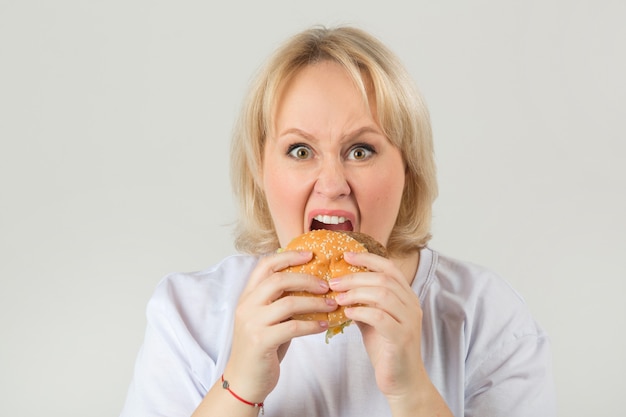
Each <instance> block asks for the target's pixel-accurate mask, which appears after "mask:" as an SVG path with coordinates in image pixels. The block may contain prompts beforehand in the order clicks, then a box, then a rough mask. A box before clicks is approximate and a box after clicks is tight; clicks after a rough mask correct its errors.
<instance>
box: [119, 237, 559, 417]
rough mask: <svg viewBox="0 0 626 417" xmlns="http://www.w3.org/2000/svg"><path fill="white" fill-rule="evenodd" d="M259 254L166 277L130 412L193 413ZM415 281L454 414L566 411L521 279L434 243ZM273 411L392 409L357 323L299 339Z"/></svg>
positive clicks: (327, 414)
mask: <svg viewBox="0 0 626 417" xmlns="http://www.w3.org/2000/svg"><path fill="white" fill-rule="evenodd" d="M257 261H258V258H256V257H253V256H247V255H235V256H231V257H228V258H226V259H224V260H223V261H222V262H221V263H219V264H218V265H216V266H214V267H212V268H210V269H208V270H205V271H202V272H196V273H189V274H172V275H169V276H167V277H165V278H164V279H163V280H162V281H161V283H160V284H159V285H158V287H157V289H156V291H155V293H154V295H153V297H152V299H151V300H150V302H149V304H148V308H147V320H148V326H147V330H146V336H145V341H144V343H143V346H142V348H141V350H140V352H139V355H138V357H137V362H136V364H135V371H134V377H133V381H132V383H131V385H130V388H129V391H128V397H127V400H126V404H125V406H124V409H123V411H122V413H121V416H122V417H148V416H151V417H152V416H168V417H177V416H185V417H188V416H190V415H191V414H192V413H193V411H194V409H195V408H196V407H197V405H198V404H199V403H200V401H201V400H202V398H203V397H204V395H205V394H206V392H207V391H208V390H209V389H210V387H211V386H212V385H213V384H214V382H215V381H216V380H217V379H219V378H220V376H221V374H222V372H223V370H224V368H225V366H226V363H227V361H228V356H229V353H230V345H231V341H232V325H233V316H234V309H235V306H236V305H237V301H238V299H239V294H240V293H241V291H242V290H243V288H244V286H245V284H246V281H247V279H248V276H249V274H250V272H251V271H252V269H253V268H254V266H255V265H256V263H257ZM412 288H413V290H414V291H415V293H416V294H418V296H419V299H420V303H421V306H422V310H423V322H422V346H421V352H422V357H423V359H424V362H425V364H426V369H427V371H428V374H429V376H430V378H431V380H432V382H433V383H434V385H435V386H436V387H437V389H438V390H439V392H440V393H441V395H442V396H443V398H444V399H445V401H446V403H447V404H448V406H449V407H450V409H451V410H452V413H453V414H454V415H455V416H456V417H460V416H467V417H469V416H475V417H495V416H503V417H516V416H520V417H521V416H528V417H544V416H545V417H549V416H556V406H555V392H554V385H553V378H552V369H551V368H552V365H551V356H550V348H549V342H548V338H547V336H546V334H545V333H544V331H543V330H542V329H541V328H540V327H539V326H538V325H537V324H536V323H535V321H534V320H533V318H532V317H531V315H530V313H529V311H528V309H527V307H526V305H525V304H524V301H523V300H522V299H521V298H520V296H519V295H518V294H517V293H516V292H515V291H514V290H513V289H511V287H509V286H508V285H507V284H506V283H505V282H504V281H503V280H502V279H500V278H499V277H498V276H496V275H494V274H493V273H492V272H490V271H488V270H485V269H483V268H481V267H478V266H475V265H472V264H469V263H464V262H459V261H456V260H453V259H450V258H447V257H444V256H441V255H439V254H438V253H437V252H434V251H432V250H430V249H428V248H426V249H423V250H422V251H421V254H420V264H419V267H418V271H417V274H416V277H415V279H414V281H413V284H412ZM415 348H416V349H419V348H420V347H418V346H416V347H415ZM265 415H266V416H268V417H272V416H281V417H286V416H298V417H307V416H324V417H332V416H341V417H357V416H358V417H362V416H376V417H379V416H390V415H391V414H390V411H389V407H388V405H387V401H386V399H385V397H384V396H383V395H382V394H381V393H380V392H379V390H378V388H377V386H376V381H375V378H374V372H373V369H372V366H371V363H370V361H369V359H368V356H367V354H366V352H365V349H364V347H363V344H362V341H361V335H360V332H359V329H358V327H357V326H356V325H352V326H349V327H348V328H346V329H345V332H344V334H343V335H338V336H336V337H334V338H333V339H332V340H331V341H330V343H329V344H326V343H325V342H324V334H319V335H313V336H306V337H301V338H296V339H294V340H293V341H292V342H291V345H290V347H289V350H288V352H287V355H286V356H285V358H284V360H283V362H282V364H281V373H280V380H279V382H278V385H277V386H276V388H275V390H274V391H273V392H272V393H271V394H270V395H269V396H268V397H267V398H266V400H265Z"/></svg>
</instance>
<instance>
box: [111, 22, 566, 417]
mask: <svg viewBox="0 0 626 417" xmlns="http://www.w3.org/2000/svg"><path fill="white" fill-rule="evenodd" d="M232 170H233V172H232V174H233V175H232V177H233V184H234V188H235V191H236V193H237V195H238V197H239V200H240V203H241V214H240V219H239V228H238V231H237V240H236V244H237V247H238V248H239V249H241V250H242V251H244V252H248V253H250V255H236V256H232V257H229V258H227V259H225V260H223V261H222V262H221V263H220V264H218V265H216V266H214V267H213V268H211V269H209V270H207V271H203V272H199V273H193V274H175V275H172V276H169V277H166V279H164V280H163V281H162V282H161V283H160V285H159V286H158V288H157V290H156V292H155V294H154V296H153V298H152V299H151V301H150V303H149V305H148V329H147V332H146V340H145V342H144V345H143V347H142V349H141V352H140V354H139V356H138V359H137V364H136V368H135V375H134V380H133V383H132V384H131V387H130V390H129V394H128V399H127V402H126V406H125V408H124V411H123V412H122V415H123V416H156V415H167V416H188V415H192V414H193V415H194V416H197V417H200V416H217V415H221V416H255V415H257V414H258V413H259V411H264V413H265V414H266V415H271V416H292V415H298V416H363V415H371V416H394V417H399V416H409V415H410V416H433V415H439V416H452V415H454V416H551V415H555V411H554V390H553V386H552V378H551V371H550V353H549V346H548V341H547V337H546V335H545V334H544V332H543V331H542V330H541V329H540V328H539V327H538V326H537V325H536V323H535V322H534V321H533V319H532V317H531V316H530V314H529V313H528V311H527V308H526V307H525V305H524V304H523V302H522V301H521V299H520V298H519V297H518V296H517V295H516V293H514V292H513V291H512V290H511V289H510V288H509V287H508V286H507V285H506V284H504V283H503V282H502V280H500V279H499V278H498V277H496V276H494V275H493V274H491V273H490V272H488V271H486V270H484V269H481V268H479V267H476V266H474V265H469V264H466V263H461V262H458V261H455V260H452V259H449V258H447V257H444V256H442V255H439V254H438V253H436V252H434V251H432V250H431V249H429V248H427V246H426V244H427V242H428V240H429V238H430V234H429V230H430V218H431V206H432V203H433V201H434V198H435V196H436V193H437V191H436V179H435V168H434V162H433V152H432V140H431V130H430V124H429V118H428V114H427V111H426V108H425V106H424V104H423V103H422V101H421V99H420V97H419V95H418V94H417V93H416V92H415V90H414V87H413V85H412V83H411V82H410V80H409V77H408V76H407V74H406V73H405V71H404V69H403V68H402V66H401V65H400V64H399V62H398V60H397V59H396V58H395V57H394V56H393V55H392V53H390V51H389V50H388V49H387V48H386V47H385V46H383V45H382V44H381V43H380V42H379V41H377V40H376V39H374V38H373V37H371V36H370V35H368V34H366V33H364V32H362V31H359V30H356V29H352V28H345V27H344V28H336V29H331V30H328V29H323V28H315V29H311V30H308V31H305V32H303V33H300V34H298V35H296V36H295V37H293V38H292V39H290V40H289V41H288V42H287V43H286V44H285V45H284V46H283V47H282V48H280V49H279V50H278V51H277V52H276V53H275V55H274V56H273V58H272V59H271V60H270V61H269V62H268V64H267V65H266V67H265V68H264V70H263V71H262V72H261V73H260V74H259V76H258V77H257V80H256V82H255V83H254V85H253V88H252V90H251V92H250V94H249V98H248V101H247V103H246V105H245V107H244V110H243V112H242V117H241V119H240V121H239V124H238V129H237V130H236V132H235V135H234V142H233V147H232ZM316 228H327V229H341V230H345V229H348V230H355V231H360V232H363V233H366V234H369V235H371V236H372V237H374V238H375V239H376V240H378V241H379V242H381V243H383V244H385V245H386V246H387V249H388V251H389V254H390V256H389V258H381V257H379V256H377V255H374V254H368V253H365V254H351V253H347V254H346V255H345V259H346V260H347V261H348V262H349V263H352V264H354V265H358V266H364V267H366V268H367V269H368V270H369V272H366V273H356V274H353V275H349V276H346V277H344V278H342V279H337V280H332V281H331V282H330V284H328V285H327V284H320V281H319V280H317V279H315V278H313V277H311V276H307V275H299V274H291V273H285V272H279V271H281V270H282V269H284V268H286V267H288V266H292V265H299V264H303V263H305V262H307V261H308V260H309V259H310V257H311V253H307V252H293V251H277V249H278V248H280V247H284V246H286V245H287V243H289V241H290V240H291V239H293V238H294V237H296V236H298V235H300V234H301V233H304V232H306V231H309V230H311V229H316ZM329 287H330V289H332V290H335V291H338V292H340V296H338V297H337V300H336V301H332V300H330V301H328V300H325V299H322V298H314V297H296V296H292V297H282V298H281V295H282V294H283V293H284V292H286V291H294V290H297V291H308V292H311V293H319V294H321V293H325V292H326V291H328V290H329ZM353 304H360V305H361V306H359V307H353V308H349V309H347V310H346V315H347V316H348V317H349V318H350V319H352V320H353V321H354V322H355V323H357V325H356V326H355V325H353V326H350V327H348V328H346V329H345V333H344V334H343V335H339V336H337V337H335V338H333V339H332V341H331V342H330V344H328V345H327V344H325V343H324V336H323V332H324V331H325V330H326V329H327V326H328V323H325V322H307V321H299V320H289V318H290V317H292V316H293V315H294V314H297V313H308V312H323V311H333V310H335V309H336V308H337V305H353Z"/></svg>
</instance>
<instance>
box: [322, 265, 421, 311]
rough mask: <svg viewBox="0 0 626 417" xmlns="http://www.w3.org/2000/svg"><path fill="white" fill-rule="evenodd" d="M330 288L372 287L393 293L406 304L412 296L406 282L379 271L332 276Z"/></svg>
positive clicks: (343, 289)
mask: <svg viewBox="0 0 626 417" xmlns="http://www.w3.org/2000/svg"><path fill="white" fill-rule="evenodd" d="M329 286H330V289H331V290H333V291H336V292H339V293H342V292H347V291H351V290H355V289H358V288H373V289H377V290H378V289H380V290H381V291H384V292H383V293H382V294H383V295H385V294H387V292H390V293H393V294H394V295H395V296H396V297H397V299H398V301H399V302H401V303H402V304H406V303H408V302H410V300H411V299H412V298H413V296H414V292H413V290H412V289H411V287H410V286H408V284H406V282H403V281H400V280H398V279H393V278H392V277H391V276H389V275H388V274H384V273H379V272H357V273H355V274H348V275H344V276H342V277H339V278H333V279H331V280H330V281H329Z"/></svg>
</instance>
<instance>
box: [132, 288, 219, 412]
mask: <svg viewBox="0 0 626 417" xmlns="http://www.w3.org/2000/svg"><path fill="white" fill-rule="evenodd" d="M170 284H171V283H169V282H168V281H167V280H164V282H162V283H161V284H159V286H158V287H157V290H156V291H155V294H154V295H153V297H152V298H151V300H150V302H149V303H148V307H147V328H146V332H145V337H144V341H143V344H142V347H141V349H140V351H139V353H138V356H137V359H136V362H135V368H134V373H133V378H132V381H131V384H130V387H129V389H128V394H127V398H126V402H125V405H124V407H123V410H122V412H121V415H120V416H121V417H156V416H167V417H178V416H181V417H182V416H185V417H189V416H190V415H191V414H192V413H193V411H194V410H195V408H196V407H197V405H198V404H199V403H200V401H201V400H202V398H203V395H204V393H205V392H206V391H207V389H208V387H207V386H206V385H207V384H208V381H206V380H205V381H202V378H201V376H200V375H198V372H199V371H200V372H202V374H204V375H210V374H212V373H213V372H212V371H211V369H210V368H211V367H213V368H214V363H211V361H210V360H209V358H208V356H206V355H203V360H202V364H198V363H192V362H193V361H197V360H196V359H194V356H198V355H197V354H195V355H194V353H193V352H190V350H193V349H199V348H198V346H197V342H196V341H195V340H194V338H193V337H192V335H191V333H190V331H189V329H188V326H187V325H186V323H185V322H184V319H183V317H182V316H181V313H180V312H179V311H178V306H177V304H179V303H180V302H181V300H180V299H179V298H178V297H176V295H175V294H174V291H173V290H172V287H171V285H170Z"/></svg>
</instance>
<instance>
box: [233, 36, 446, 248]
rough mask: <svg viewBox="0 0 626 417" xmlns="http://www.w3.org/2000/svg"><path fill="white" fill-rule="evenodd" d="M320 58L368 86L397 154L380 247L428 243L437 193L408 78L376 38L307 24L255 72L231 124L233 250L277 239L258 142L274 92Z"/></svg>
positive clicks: (422, 120)
mask: <svg viewBox="0 0 626 417" xmlns="http://www.w3.org/2000/svg"><path fill="white" fill-rule="evenodd" d="M323 60H331V61H334V62H337V63H339V64H340V65H342V66H343V67H344V68H345V69H346V71H347V72H348V74H349V75H350V76H351V78H352V79H353V80H354V82H355V84H356V85H357V86H358V88H359V89H360V90H361V92H362V94H363V96H364V98H365V99H366V100H367V96H368V94H367V91H366V90H369V89H370V88H371V89H372V92H373V96H374V99H375V100H376V107H377V113H378V122H379V124H380V126H381V128H382V129H383V131H384V133H385V135H386V136H387V138H388V139H389V140H390V141H391V142H392V143H393V144H394V145H395V146H397V147H398V148H399V149H400V150H401V151H402V155H403V158H404V163H405V166H406V182H405V187H404V192H403V195H402V201H401V205H400V210H399V213H398V217H397V219H396V224H395V226H394V228H393V230H392V232H391V235H390V237H389V241H388V242H387V249H388V251H389V253H390V254H391V255H394V254H403V253H408V252H411V251H413V250H415V249H416V248H419V247H423V246H425V245H426V243H427V242H428V241H429V240H430V237H431V235H430V225H431V217H432V204H433V202H434V200H435V198H436V196H437V179H436V172H435V162H434V155H433V144H432V131H431V126H430V117H429V114H428V110H427V108H426V105H425V103H424V102H423V100H422V98H421V96H420V95H419V93H418V92H417V90H416V88H415V85H414V83H413V82H412V80H411V79H410V77H409V76H408V74H407V72H406V70H405V69H404V67H403V66H402V64H401V63H400V61H399V60H398V59H397V58H396V56H395V55H394V54H393V53H392V52H391V51H390V50H389V49H388V48H387V47H385V46H384V45H383V44H382V43H381V42H380V41H379V40H377V39H376V38H374V37H373V36H371V35H369V34H368V33H366V32H364V31H362V30H360V29H356V28H351V27H337V28H332V29H327V28H323V27H315V28H311V29H309V30H306V31H304V32H301V33H299V34H297V35H295V36H293V37H292V38H291V39H289V40H288V41H287V42H286V43H285V44H284V45H283V46H282V47H280V48H279V49H278V50H277V51H276V52H275V53H274V55H273V56H272V57H271V58H270V60H269V61H268V62H267V64H266V65H265V66H264V67H263V68H262V70H261V71H260V72H259V74H258V75H257V77H256V79H255V81H254V82H253V84H252V86H251V90H250V92H249V94H248V96H247V100H246V101H245V102H244V106H243V108H242V111H241V114H240V118H239V120H238V123H237V124H236V126H235V131H234V134H233V142H232V147H231V181H232V185H233V190H234V193H235V196H236V198H237V199H238V202H239V209H240V213H239V218H238V220H237V222H238V224H237V229H236V232H235V246H236V247H237V249H239V250H241V251H244V252H248V253H253V254H263V253H268V252H271V251H274V250H276V249H277V248H278V247H279V246H280V244H279V242H278V237H277V236H276V231H275V228H274V224H273V221H272V218H271V215H270V211H269V208H268V205H267V202H266V198H265V194H264V192H263V190H262V187H261V178H260V176H261V167H262V163H263V147H264V145H265V140H266V138H267V135H268V133H269V132H270V131H271V126H272V123H273V120H272V117H273V109H274V108H275V104H276V102H277V100H278V99H279V96H280V92H281V91H280V89H281V87H282V86H283V85H285V83H286V82H287V81H288V80H289V79H290V78H291V77H293V76H294V75H295V74H296V73H297V72H298V71H299V70H300V69H302V68H303V67H305V66H307V65H311V64H314V63H317V62H320V61H323Z"/></svg>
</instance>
